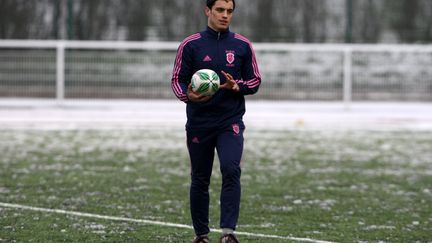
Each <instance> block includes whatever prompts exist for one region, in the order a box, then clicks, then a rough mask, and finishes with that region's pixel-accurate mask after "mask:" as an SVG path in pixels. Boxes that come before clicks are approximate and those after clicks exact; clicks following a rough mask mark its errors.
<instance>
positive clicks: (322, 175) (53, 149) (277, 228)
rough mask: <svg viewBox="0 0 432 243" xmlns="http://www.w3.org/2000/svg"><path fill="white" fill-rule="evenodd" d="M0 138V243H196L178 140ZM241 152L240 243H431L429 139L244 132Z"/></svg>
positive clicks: (214, 207) (154, 134)
mask: <svg viewBox="0 0 432 243" xmlns="http://www.w3.org/2000/svg"><path fill="white" fill-rule="evenodd" d="M0 138H1V140H0V203H2V204H1V206H0V242H190V241H191V240H192V236H193V231H192V230H191V229H190V228H188V226H189V225H190V224H191V220H190V216H189V202H188V185H189V169H190V168H189V161H188V156H187V153H186V145H185V137H184V132H183V131H181V130H159V131H149V130H133V129H126V130H64V131H56V130H45V131H43V130H0ZM245 143H246V144H245V146H246V147H245V154H244V158H243V171H242V185H243V188H242V189H243V191H242V204H241V216H240V219H239V225H238V231H239V232H240V235H239V238H240V240H241V242H319V241H335V242H432V233H431V232H432V131H337V130H333V131H310V130H308V131H302V130H291V131H257V130H254V131H252V130H250V131H249V130H246V133H245ZM218 165H219V164H218V162H217V158H216V163H215V165H214V171H213V176H212V184H211V215H210V217H211V222H210V224H211V228H213V229H217V228H218V219H219V213H218V212H219V207H218V198H219V188H220V179H221V177H220V173H219V170H218ZM50 210H52V211H50ZM53 210H57V211H53ZM59 210H62V211H59ZM218 237H219V233H218V232H212V233H211V234H210V238H211V240H212V241H215V242H216V239H218Z"/></svg>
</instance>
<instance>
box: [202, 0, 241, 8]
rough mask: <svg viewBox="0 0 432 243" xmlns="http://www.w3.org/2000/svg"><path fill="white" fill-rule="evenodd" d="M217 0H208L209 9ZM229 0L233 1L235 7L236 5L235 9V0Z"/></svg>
mask: <svg viewBox="0 0 432 243" xmlns="http://www.w3.org/2000/svg"><path fill="white" fill-rule="evenodd" d="M216 1H217V0H207V7H208V8H209V9H211V8H212V7H213V6H214V5H215V2H216ZM224 1H227V0H224ZM228 1H232V2H233V7H234V9H235V0H228Z"/></svg>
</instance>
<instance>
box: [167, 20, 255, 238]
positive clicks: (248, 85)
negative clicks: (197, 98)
mask: <svg viewBox="0 0 432 243" xmlns="http://www.w3.org/2000/svg"><path fill="white" fill-rule="evenodd" d="M199 69H212V70H214V71H215V72H216V73H217V74H218V75H219V77H220V80H221V84H223V83H225V81H226V80H225V77H224V75H223V74H222V73H221V71H222V70H223V71H225V72H226V73H229V74H231V75H232V76H233V78H234V80H235V81H236V82H237V84H238V85H239V87H240V92H234V91H233V90H226V89H220V90H219V91H217V92H216V93H215V94H214V95H213V97H212V98H211V99H210V100H209V101H207V102H204V103H195V102H191V101H189V100H188V97H187V94H186V92H187V88H188V85H189V83H190V80H191V78H192V75H193V74H194V73H195V72H196V71H198V70H199ZM260 84H261V75H260V72H259V70H258V65H257V62H256V58H255V53H254V51H253V48H252V45H251V43H250V42H249V40H248V39H246V38H245V37H243V36H241V35H239V34H236V33H233V32H230V31H229V30H226V31H224V32H216V31H214V30H213V29H211V28H209V27H207V29H206V30H205V31H202V32H199V33H196V34H193V35H191V36H189V37H187V38H186V39H184V40H183V42H182V43H181V44H180V46H179V48H178V50H177V56H176V59H175V64H174V70H173V76H172V89H173V91H174V94H175V95H176V96H177V98H178V99H180V100H181V101H183V102H185V103H186V104H187V105H186V113H187V123H186V131H187V146H188V150H189V156H190V159H191V179H192V182H191V188H190V203H191V205H190V207H191V215H192V221H193V226H194V229H195V233H196V234H197V235H202V234H207V233H208V232H209V227H208V224H209V219H208V214H209V192H208V189H209V185H210V176H211V173H212V167H213V160H214V155H215V149H216V151H217V153H218V157H219V161H220V170H221V174H222V190H221V196H220V203H221V215H220V227H221V228H231V229H235V228H236V225H237V219H238V216H239V206H240V194H241V187H240V174H241V169H240V161H241V157H242V153H243V131H244V124H243V121H242V119H243V115H244V113H245V98H244V95H249V94H254V93H256V92H257V91H258V88H259V86H260Z"/></svg>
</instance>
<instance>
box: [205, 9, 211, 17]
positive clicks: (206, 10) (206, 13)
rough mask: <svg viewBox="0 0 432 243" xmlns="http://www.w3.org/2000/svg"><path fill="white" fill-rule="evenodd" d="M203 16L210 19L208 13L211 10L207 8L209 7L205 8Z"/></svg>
mask: <svg viewBox="0 0 432 243" xmlns="http://www.w3.org/2000/svg"><path fill="white" fill-rule="evenodd" d="M204 11H205V15H206V16H207V17H210V12H211V9H210V8H209V7H207V6H206V7H205V10H204Z"/></svg>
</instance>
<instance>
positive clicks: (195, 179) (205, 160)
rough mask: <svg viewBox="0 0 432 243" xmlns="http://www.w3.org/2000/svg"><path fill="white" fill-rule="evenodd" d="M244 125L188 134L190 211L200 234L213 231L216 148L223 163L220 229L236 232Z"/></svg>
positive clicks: (221, 167) (196, 231)
mask: <svg viewBox="0 0 432 243" xmlns="http://www.w3.org/2000/svg"><path fill="white" fill-rule="evenodd" d="M243 131H244V125H243V124H242V123H241V124H232V125H230V126H228V127H226V128H224V129H218V130H200V131H190V130H189V131H187V145H188V150H189V156H190V160H191V180H192V181H191V187H190V209H191V215H192V222H193V227H194V230H195V233H196V234H197V235H202V234H207V233H209V232H210V229H209V226H208V224H209V202H210V196H209V185H210V176H211V173H212V168H213V161H214V155H215V149H216V151H217V153H218V157H219V161H220V170H221V174H222V189H221V195H220V227H221V228H231V229H235V228H236V225H237V220H238V217H239V210H240V194H241V187H240V174H241V169H240V161H241V157H242V153H243V141H244V139H243Z"/></svg>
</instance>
